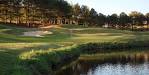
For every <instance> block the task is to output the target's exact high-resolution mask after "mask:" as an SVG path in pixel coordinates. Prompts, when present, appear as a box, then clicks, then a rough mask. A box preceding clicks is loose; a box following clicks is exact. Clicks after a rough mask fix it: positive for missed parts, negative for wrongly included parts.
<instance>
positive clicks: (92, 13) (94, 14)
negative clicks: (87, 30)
mask: <svg viewBox="0 0 149 75" xmlns="http://www.w3.org/2000/svg"><path fill="white" fill-rule="evenodd" d="M88 21H89V23H90V25H96V24H98V14H97V12H96V11H95V9H93V8H92V9H91V10H90V12H89V20H88Z"/></svg>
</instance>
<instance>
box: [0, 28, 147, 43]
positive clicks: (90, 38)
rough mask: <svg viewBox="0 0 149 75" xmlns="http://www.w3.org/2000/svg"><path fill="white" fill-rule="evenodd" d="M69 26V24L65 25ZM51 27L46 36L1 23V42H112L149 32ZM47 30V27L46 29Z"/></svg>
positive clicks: (136, 37)
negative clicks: (35, 35) (26, 33)
mask: <svg viewBox="0 0 149 75" xmlns="http://www.w3.org/2000/svg"><path fill="white" fill-rule="evenodd" d="M64 27H67V26H64ZM64 27H61V28H51V29H48V31H50V32H52V33H53V34H47V35H45V36H44V37H32V36H22V35H23V32H27V31H37V30H41V29H27V28H15V27H10V26H4V25H0V35H1V36H0V43H43V42H44V43H45V42H46V43H52V42H71V43H84V42H110V41H111V42H112V41H124V42H125V41H130V40H138V41H140V40H141V41H145V40H149V39H148V36H149V35H148V34H149V32H132V31H127V30H115V29H104V28H82V27H81V28H75V27H74V28H73V26H72V28H71V29H70V28H64ZM46 30H47V29H46Z"/></svg>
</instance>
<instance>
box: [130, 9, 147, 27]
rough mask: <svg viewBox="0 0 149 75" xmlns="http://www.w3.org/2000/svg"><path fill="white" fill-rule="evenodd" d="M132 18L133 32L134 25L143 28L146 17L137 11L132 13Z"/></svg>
mask: <svg viewBox="0 0 149 75" xmlns="http://www.w3.org/2000/svg"><path fill="white" fill-rule="evenodd" d="M129 16H130V18H131V24H132V30H133V27H134V26H133V25H137V26H138V25H139V26H141V25H142V26H143V21H144V20H145V16H144V15H143V14H142V13H140V12H137V11H133V12H131V13H130V15H129Z"/></svg>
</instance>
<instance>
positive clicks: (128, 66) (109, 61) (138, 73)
mask: <svg viewBox="0 0 149 75" xmlns="http://www.w3.org/2000/svg"><path fill="white" fill-rule="evenodd" d="M56 75H149V54H148V53H143V54H142V53H136V54H133V55H118V56H110V57H108V58H104V59H100V60H90V61H86V60H79V61H78V62H77V63H76V64H75V65H73V66H71V67H69V68H67V69H65V70H62V71H60V72H58V73H57V74H56Z"/></svg>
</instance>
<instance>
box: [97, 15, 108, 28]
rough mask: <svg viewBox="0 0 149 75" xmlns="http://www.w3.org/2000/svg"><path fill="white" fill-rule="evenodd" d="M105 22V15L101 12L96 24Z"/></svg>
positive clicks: (100, 24)
mask: <svg viewBox="0 0 149 75" xmlns="http://www.w3.org/2000/svg"><path fill="white" fill-rule="evenodd" d="M105 23H106V16H105V15H104V14H102V13H99V14H98V25H99V26H102V25H104V24H105Z"/></svg>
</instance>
